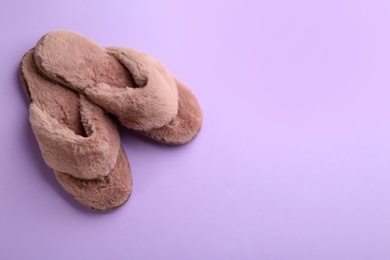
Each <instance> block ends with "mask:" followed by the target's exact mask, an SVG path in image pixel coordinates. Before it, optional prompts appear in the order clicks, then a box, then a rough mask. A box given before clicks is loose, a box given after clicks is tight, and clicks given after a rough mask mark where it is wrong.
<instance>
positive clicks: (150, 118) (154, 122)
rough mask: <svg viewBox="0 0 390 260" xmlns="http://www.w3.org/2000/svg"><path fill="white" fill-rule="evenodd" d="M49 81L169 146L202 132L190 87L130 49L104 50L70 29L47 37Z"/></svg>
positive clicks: (43, 59)
mask: <svg viewBox="0 0 390 260" xmlns="http://www.w3.org/2000/svg"><path fill="white" fill-rule="evenodd" d="M35 58H36V63H37V66H38V67H39V68H40V69H41V70H42V71H43V72H44V73H45V74H46V75H48V76H49V77H51V78H52V79H54V80H57V81H59V82H61V83H63V84H65V85H66V86H68V87H70V88H72V89H74V90H76V91H78V92H80V93H84V94H85V95H86V96H87V97H88V99H89V100H91V101H92V102H94V103H96V104H98V105H99V106H101V107H102V108H104V109H105V110H106V111H108V112H110V113H112V114H114V115H115V116H117V117H118V119H119V121H120V122H121V123H122V124H123V125H125V126H126V127H128V128H131V129H134V130H138V131H139V132H140V133H142V134H144V135H146V136H148V137H150V138H152V139H155V140H157V141H160V142H164V143H168V144H184V143H187V142H189V141H191V140H192V139H194V138H195V137H196V135H197V134H198V133H199V131H200V129H201V126H202V121H203V114H202V110H201V108H200V105H199V102H198V100H197V99H196V97H195V95H194V94H193V93H192V92H191V90H190V89H189V88H187V87H186V86H184V84H183V83H182V82H180V81H179V80H177V79H176V78H174V77H173V76H172V75H171V74H170V73H169V72H168V71H167V70H166V68H165V67H164V66H163V65H162V64H161V63H160V62H159V61H158V60H156V59H155V58H153V57H151V56H149V55H147V54H144V53H142V52H139V51H136V50H134V49H130V48H121V47H108V48H106V49H104V48H103V47H101V46H100V45H98V44H97V43H95V42H93V41H92V40H90V39H88V38H86V37H84V36H82V35H80V34H77V33H74V32H70V31H64V30H60V31H54V32H51V33H48V34H46V35H45V36H43V37H42V38H41V40H40V41H39V42H38V44H37V50H36V51H35Z"/></svg>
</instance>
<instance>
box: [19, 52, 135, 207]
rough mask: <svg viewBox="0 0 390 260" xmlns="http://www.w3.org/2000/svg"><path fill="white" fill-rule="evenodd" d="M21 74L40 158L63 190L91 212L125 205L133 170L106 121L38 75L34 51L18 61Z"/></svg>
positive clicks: (83, 100) (91, 107)
mask: <svg viewBox="0 0 390 260" xmlns="http://www.w3.org/2000/svg"><path fill="white" fill-rule="evenodd" d="M20 76H21V80H22V83H23V87H24V88H25V91H26V94H27V95H28V97H29V100H30V102H31V104H30V122H31V126H32V128H33V131H34V134H35V136H36V138H37V140H38V144H39V146H40V148H41V151H42V155H43V157H44V159H45V161H46V163H47V164H48V165H49V166H50V167H51V168H53V169H54V170H55V173H56V177H57V179H58V180H59V181H60V183H61V184H62V186H63V187H64V188H65V189H66V190H67V191H68V192H69V193H71V195H72V196H74V197H75V198H76V199H77V200H78V201H79V202H81V203H82V204H83V205H84V206H86V207H88V208H92V209H95V210H102V211H105V210H109V209H113V208H115V207H118V206H120V205H122V204H123V203H125V202H126V201H127V199H128V198H129V196H130V193H131V190H132V179H131V171H130V167H129V165H128V163H127V159H126V155H125V153H124V151H123V149H122V148H121V146H120V139H119V134H118V131H117V129H116V126H115V125H114V123H113V122H112V120H111V119H110V117H109V116H108V115H107V114H105V112H104V111H103V110H102V109H101V108H99V107H98V106H96V105H94V104H92V103H91V102H89V101H88V100H87V99H86V98H85V97H83V96H82V95H80V94H79V93H77V92H74V91H72V90H70V89H68V88H64V87H63V86H61V85H60V84H59V83H57V82H53V81H51V80H50V79H48V78H46V77H45V76H44V75H43V74H41V73H40V72H39V70H38V68H37V67H36V66H35V62H34V60H33V51H32V50H31V51H29V52H28V53H26V55H25V56H24V57H23V59H22V62H21V66H20ZM107 180H111V181H109V182H107ZM85 185H87V186H88V187H89V188H88V189H86V188H85ZM69 187H73V188H72V189H70V188H69ZM77 187H79V188H77ZM102 187H105V188H102ZM81 198H82V199H81Z"/></svg>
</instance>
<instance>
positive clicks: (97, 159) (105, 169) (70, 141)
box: [30, 96, 120, 179]
mask: <svg viewBox="0 0 390 260" xmlns="http://www.w3.org/2000/svg"><path fill="white" fill-rule="evenodd" d="M80 115H81V121H82V124H83V126H84V129H85V133H86V136H81V135H77V134H75V133H74V131H72V130H71V129H69V128H68V127H66V126H65V125H64V124H62V123H60V122H59V121H58V120H57V119H55V118H53V117H51V116H50V115H49V114H48V113H47V112H45V111H44V110H42V109H41V108H40V106H39V105H37V104H35V103H32V104H31V105H30V122H31V125H32V128H33V131H34V134H35V136H36V138H37V140H38V144H39V147H40V149H41V152H42V155H43V158H44V159H45V162H46V163H47V164H48V165H49V166H50V167H51V168H53V169H54V170H56V171H59V172H63V173H67V174H69V175H71V176H73V177H75V178H79V179H96V178H102V177H104V176H107V175H108V174H109V173H110V171H111V170H112V169H113V168H114V166H115V163H116V161H117V157H118V153H119V149H120V138H119V133H118V131H117V129H116V126H115V125H114V123H113V122H112V121H111V119H110V118H109V117H108V116H107V115H106V114H105V113H104V111H103V110H102V109H101V108H99V107H97V106H96V105H94V104H92V103H90V102H88V101H87V100H86V99H85V98H84V97H83V96H81V98H80Z"/></svg>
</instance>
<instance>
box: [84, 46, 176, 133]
mask: <svg viewBox="0 0 390 260" xmlns="http://www.w3.org/2000/svg"><path fill="white" fill-rule="evenodd" d="M107 50H108V52H109V54H110V55H112V56H113V57H115V58H116V59H117V60H118V61H119V62H120V63H121V64H122V65H123V66H124V67H125V68H126V69H127V70H128V71H129V72H130V73H131V75H132V77H133V79H134V81H135V83H136V84H137V87H138V88H114V87H111V86H109V85H107V84H106V83H96V84H94V85H93V86H91V87H89V88H87V89H86V90H85V94H86V95H87V96H88V98H89V99H90V100H91V101H92V102H94V103H97V104H99V105H100V106H101V107H103V108H104V109H105V110H106V111H108V112H110V113H112V114H115V115H116V116H117V117H118V119H119V120H120V121H121V123H122V124H124V125H125V126H126V127H129V128H132V129H134V130H144V131H146V130H150V129H153V128H159V127H162V126H164V125H166V124H168V123H169V122H170V121H172V119H173V118H175V117H176V116H177V113H178V100H179V95H178V90H177V86H176V84H175V80H174V78H173V77H172V75H171V74H170V73H169V72H168V71H167V70H166V69H165V67H164V66H163V65H162V64H161V63H160V62H159V61H158V60H157V59H154V58H153V57H151V56H149V55H147V54H144V53H142V52H139V51H136V50H133V49H129V48H127V49H119V48H118V49H117V48H116V47H111V48H107Z"/></svg>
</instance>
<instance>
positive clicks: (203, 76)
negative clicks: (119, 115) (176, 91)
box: [0, 0, 390, 260]
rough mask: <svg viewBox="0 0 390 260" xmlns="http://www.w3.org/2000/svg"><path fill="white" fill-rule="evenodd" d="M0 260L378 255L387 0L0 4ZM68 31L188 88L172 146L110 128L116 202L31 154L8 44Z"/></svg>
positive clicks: (389, 237) (384, 247) (387, 133)
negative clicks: (150, 60) (131, 52)
mask: <svg viewBox="0 0 390 260" xmlns="http://www.w3.org/2000/svg"><path fill="white" fill-rule="evenodd" d="M0 22H1V23H0V35H1V41H0V46H1V50H0V57H1V59H0V70H1V72H0V84H1V90H0V93H1V95H0V118H1V120H2V121H1V127H0V138H1V146H0V166H1V168H0V177H1V181H0V205H1V213H0V259H332V260H335V259H340V260H341V259H342V260H344V259H370V260H371V259H390V246H389V242H390V207H389V205H390V188H389V187H390V174H389V173H390V160H389V159H390V102H389V100H390V87H389V85H390V73H389V69H390V66H389V65H390V2H389V1H386V0H382V1H380V0H370V1H356V0H349V1H347V0H333V1H329V0H316V1H314V0H313V1H302V0H298V1H259V0H251V1H208V0H202V1H179V0H171V1H149V0H148V1H125V0H122V1H111V2H108V1H93V0H85V1H73V2H72V1H61V2H60V1H43V0H39V1H15V0H13V1H11V0H9V1H2V2H1V3H0ZM60 28H67V29H71V30H74V31H78V32H80V33H82V34H85V35H87V36H89V37H91V38H92V39H94V40H96V41H98V42H99V43H101V44H103V45H119V46H129V47H134V48H137V49H140V50H143V51H145V52H148V53H150V54H151V55H153V56H155V57H157V58H159V59H160V60H162V61H163V63H164V64H165V65H166V66H167V67H168V68H169V69H170V70H171V71H172V72H173V73H174V74H175V75H176V76H177V77H179V78H180V79H182V80H183V81H184V82H185V83H186V84H187V85H188V86H190V87H191V88H192V89H193V91H194V92H195V93H196V95H197V96H198V98H199V100H200V103H201V105H202V107H203V109H204V114H205V121H204V128H203V130H202V132H201V133H200V135H199V136H198V138H197V139H196V140H195V141H193V142H192V143H190V144H188V145H185V146H182V147H168V146H165V145H158V144H155V143H153V142H150V141H148V140H147V139H145V138H141V137H140V136H138V135H135V134H134V133H132V132H130V131H128V130H126V129H124V128H121V137H122V142H123V146H124V148H125V150H126V152H127V155H128V158H129V161H130V164H131V167H132V170H133V178H134V190H133V194H132V197H131V198H130V201H129V202H128V203H127V204H126V205H125V206H124V207H122V208H121V209H119V210H117V211H115V212H112V213H108V214H97V213H93V212H90V211H88V210H86V209H84V208H82V207H81V206H79V205H78V204H77V203H76V202H74V201H73V200H72V199H71V198H70V196H68V195H67V193H65V192H64V191H63V190H62V188H61V186H60V185H59V184H58V183H57V182H56V180H55V178H54V176H53V175H52V171H51V170H50V169H49V168H48V167H47V166H46V165H45V164H44V162H43V159H42V158H41V155H40V151H39V148H38V145H37V142H36V140H35V138H34V135H33V134H32V131H31V128H30V125H29V122H28V104H27V99H26V97H25V96H24V93H23V91H22V87H21V84H20V82H19V79H18V64H19V61H20V59H21V57H22V55H23V54H24V53H25V52H26V51H27V50H29V49H30V48H32V47H33V46H34V45H35V43H36V41H37V40H38V39H39V38H40V37H41V36H42V35H43V34H44V33H46V32H48V31H51V30H54V29H60Z"/></svg>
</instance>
